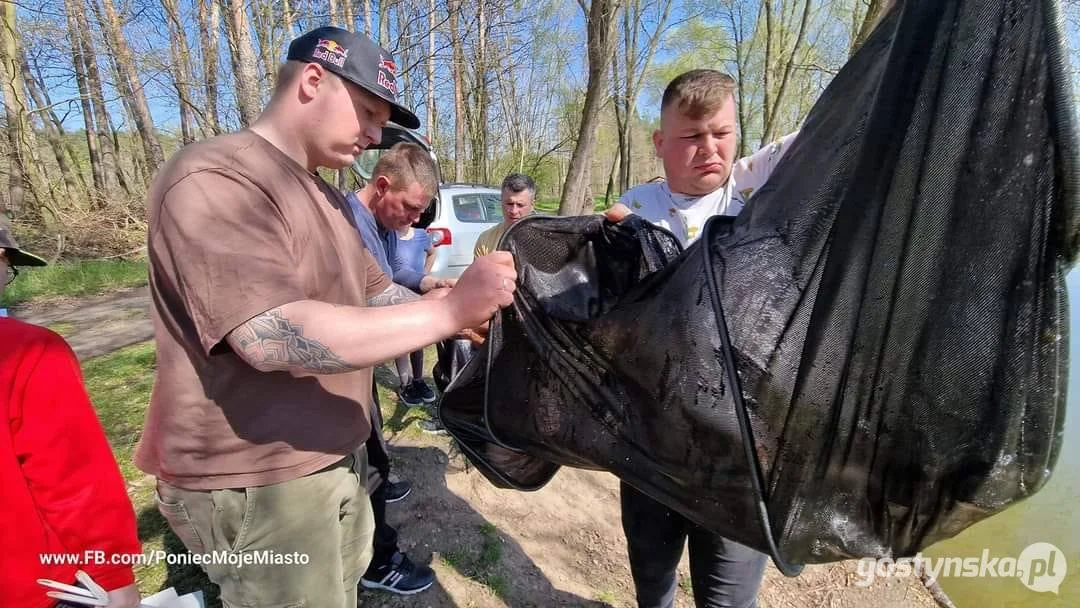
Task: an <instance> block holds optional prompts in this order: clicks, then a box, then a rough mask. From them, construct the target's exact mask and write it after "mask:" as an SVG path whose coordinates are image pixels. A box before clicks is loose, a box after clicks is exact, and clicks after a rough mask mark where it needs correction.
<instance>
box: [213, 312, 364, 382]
mask: <svg viewBox="0 0 1080 608" xmlns="http://www.w3.org/2000/svg"><path fill="white" fill-rule="evenodd" d="M229 337H230V338H231V339H230V343H231V344H232V345H233V348H238V349H239V350H240V351H241V352H239V353H237V354H239V355H240V356H241V357H243V358H244V359H245V360H247V361H248V362H249V363H250V364H251V365H252V366H253V367H255V368H256V369H258V370H259V371H264V372H269V371H284V370H289V369H296V368H299V369H303V370H306V371H309V372H313V373H316V374H340V373H343V372H351V371H355V370H357V369H360V368H358V367H354V366H352V365H349V364H348V363H346V362H345V361H344V360H342V358H341V357H339V356H337V355H336V354H334V352H333V351H331V350H330V349H329V348H327V347H326V346H324V345H323V344H321V343H320V342H318V341H317V340H312V339H311V338H305V337H304V328H303V326H302V325H297V324H295V323H292V322H291V321H289V320H288V319H287V318H285V316H284V315H282V314H281V309H280V308H274V309H272V310H268V311H266V312H264V313H263V314H261V315H259V316H257V317H253V318H252V319H251V320H249V321H248V322H247V323H244V324H243V325H241V326H239V327H237V328H236V329H234V330H233V331H232V333H231V334H229Z"/></svg>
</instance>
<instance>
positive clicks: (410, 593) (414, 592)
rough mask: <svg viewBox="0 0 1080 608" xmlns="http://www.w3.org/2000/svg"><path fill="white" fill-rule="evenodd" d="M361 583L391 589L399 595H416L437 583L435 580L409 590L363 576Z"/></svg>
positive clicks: (390, 590) (366, 587)
mask: <svg viewBox="0 0 1080 608" xmlns="http://www.w3.org/2000/svg"><path fill="white" fill-rule="evenodd" d="M360 584H361V585H363V586H364V588H365V589H380V590H382V591H389V592H390V593H394V594H397V595H415V594H417V593H420V592H421V591H427V590H428V589H430V588H431V586H432V585H434V584H435V581H431V582H430V583H428V584H426V585H424V586H423V587H419V588H417V589H409V590H408V591H405V590H404V589H398V588H396V587H391V586H389V585H384V584H382V583H375V582H371V581H369V580H367V579H363V578H362V579H360Z"/></svg>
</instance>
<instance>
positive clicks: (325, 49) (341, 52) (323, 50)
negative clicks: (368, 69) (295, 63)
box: [311, 38, 349, 68]
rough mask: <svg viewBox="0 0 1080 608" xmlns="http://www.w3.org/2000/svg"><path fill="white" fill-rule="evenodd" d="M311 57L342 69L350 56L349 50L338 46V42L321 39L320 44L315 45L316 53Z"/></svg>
mask: <svg viewBox="0 0 1080 608" xmlns="http://www.w3.org/2000/svg"><path fill="white" fill-rule="evenodd" d="M311 55H312V57H314V58H315V59H318V60H320V61H325V62H327V63H330V64H333V65H336V66H338V67H339V68H340V67H344V65H345V59H346V58H347V57H348V56H349V49H347V48H345V47H343V46H341V45H340V44H338V43H337V41H336V40H327V39H325V38H319V42H318V44H316V45H315V51H314V52H313V53H312V54H311Z"/></svg>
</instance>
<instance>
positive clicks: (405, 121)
mask: <svg viewBox="0 0 1080 608" xmlns="http://www.w3.org/2000/svg"><path fill="white" fill-rule="evenodd" d="M339 76H340V74H339ZM342 78H345V79H347V80H349V81H350V82H352V83H353V84H355V85H356V86H358V87H360V88H362V89H364V90H365V91H367V92H368V93H371V94H372V95H374V96H376V97H378V98H379V99H382V100H383V101H385V102H386V103H388V104H390V120H392V121H394V122H396V123H397V124H399V125H401V126H403V127H405V128H406V129H419V128H420V119H419V118H417V117H416V114H413V113H412V111H411V110H409V109H408V108H406V107H405V106H403V105H401V104H399V103H398V102H396V101H394V100H393V99H392V98H390V97H389V96H388V95H386V93H385V92H384V91H380V90H379V89H378V88H377V87H369V86H368V85H366V84H362V83H359V82H356V81H355V80H352V79H351V78H348V77H346V76H342Z"/></svg>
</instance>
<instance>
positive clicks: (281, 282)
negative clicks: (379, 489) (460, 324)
mask: <svg viewBox="0 0 1080 608" xmlns="http://www.w3.org/2000/svg"><path fill="white" fill-rule="evenodd" d="M148 201H149V213H150V234H149V256H150V292H151V297H152V301H153V320H154V335H155V338H156V341H157V375H156V377H155V381H154V390H153V394H152V395H151V397H150V408H149V410H148V412H147V415H146V427H145V429H144V431H143V436H142V439H141V441H140V444H139V447H138V450H137V451H136V454H135V464H136V465H137V466H138V467H139V468H140V469H142V470H143V471H145V472H147V473H150V474H153V475H156V476H157V477H158V478H160V479H162V480H164V481H166V482H168V483H170V484H172V485H175V486H178V487H182V488H188V489H194V490H205V489H219V488H240V487H250V486H260V485H267V484H272V483H279V482H282V481H287V480H290V479H295V478H298V477H302V476H304V475H307V474H308V473H311V472H314V471H317V470H319V469H321V468H323V467H325V466H327V465H329V464H332V463H333V462H335V461H337V460H340V459H341V458H342V457H343V456H344V455H346V454H348V453H349V452H351V451H353V450H355V449H357V448H358V447H359V446H360V445H361V444H362V443H363V442H364V441H365V440H366V439H367V438H368V435H369V434H370V432H371V425H370V422H369V416H368V409H369V408H370V402H371V370H370V369H366V370H362V371H357V372H351V373H346V374H332V375H311V374H301V373H289V372H269V373H265V372H259V371H257V370H255V369H254V368H252V367H251V366H249V365H248V364H247V363H245V362H244V361H243V360H242V359H240V358H239V357H238V356H237V355H236V354H235V353H233V352H232V350H231V349H230V347H229V345H228V343H227V342H225V337H226V336H227V335H228V334H229V332H231V331H232V330H233V329H235V328H236V327H237V326H239V325H240V324H242V323H244V322H245V321H247V320H248V319H250V318H252V317H254V316H256V315H258V314H260V313H262V312H265V311H267V310H270V309H272V308H275V307H277V306H281V305H283V304H287V303H289V302H295V301H297V300H318V301H321V302H329V303H332V304H344V305H349V306H366V305H367V301H368V298H369V297H370V296H373V295H377V294H379V293H381V292H382V291H383V290H384V289H386V288H387V287H388V286H389V285H390V280H389V279H388V278H387V277H386V275H384V274H383V273H382V272H381V271H380V270H379V268H378V266H377V265H376V263H375V260H374V259H373V258H372V257H371V254H370V253H368V251H367V249H365V248H364V245H363V243H362V242H361V240H360V236H359V233H358V232H357V230H356V227H355V226H354V223H353V218H352V213H351V212H350V210H349V206H348V204H347V203H346V202H345V199H344V197H343V196H342V195H341V193H340V192H338V191H337V190H336V189H334V188H333V187H332V186H330V185H329V184H327V183H326V182H325V181H323V180H322V179H320V178H319V177H317V176H315V175H312V174H311V173H309V172H308V171H306V170H305V169H304V168H303V167H301V166H300V165H298V164H297V163H296V162H294V161H293V160H292V159H290V158H289V157H287V156H286V155H285V154H283V153H282V152H281V151H280V150H278V149H277V148H275V147H274V146H273V145H271V144H270V143H269V142H267V141H266V140H264V139H263V138H261V137H259V136H258V135H256V134H255V133H253V132H251V131H241V132H239V133H233V134H231V135H225V136H221V137H216V138H214V139H210V140H207V141H204V142H200V143H195V144H191V145H188V146H186V147H185V148H184V149H183V150H181V151H179V152H177V153H176V154H175V155H174V156H173V157H172V158H171V159H170V160H169V162H168V164H167V165H165V167H163V168H162V170H161V171H160V173H159V174H158V176H157V178H156V179H155V181H154V184H153V186H152V187H151V191H150V195H149V198H148Z"/></svg>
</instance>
